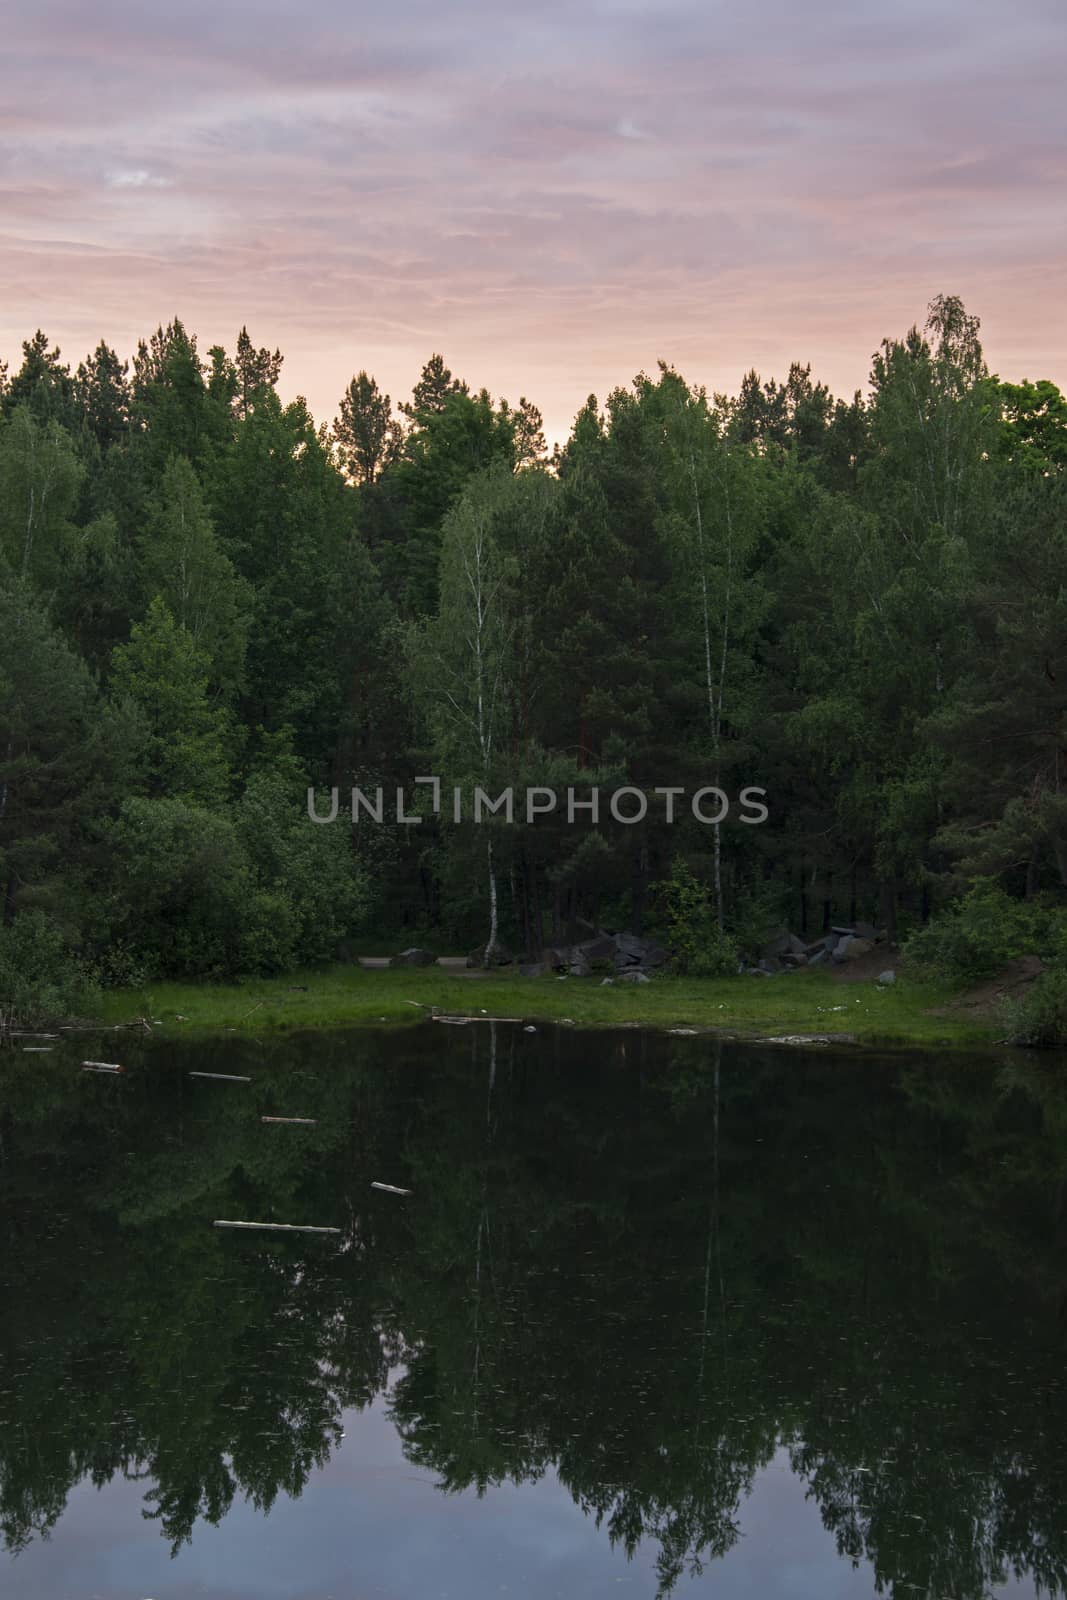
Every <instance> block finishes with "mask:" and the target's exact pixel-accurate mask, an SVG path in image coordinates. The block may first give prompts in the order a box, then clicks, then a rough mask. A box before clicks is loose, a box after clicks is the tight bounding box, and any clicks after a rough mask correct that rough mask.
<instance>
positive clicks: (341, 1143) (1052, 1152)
mask: <svg viewBox="0 0 1067 1600" xmlns="http://www.w3.org/2000/svg"><path fill="white" fill-rule="evenodd" d="M442 1035H443V1036H444V1037H442ZM131 1049H134V1051H135V1053H132V1054H128V1057H127V1060H128V1063H129V1067H130V1071H129V1072H128V1074H127V1075H126V1077H125V1078H124V1079H123V1080H121V1081H113V1080H107V1079H103V1078H93V1077H90V1076H89V1075H84V1076H82V1075H79V1074H77V1073H76V1071H75V1070H74V1062H73V1057H71V1056H68V1055H66V1054H64V1052H62V1051H57V1052H55V1053H53V1054H52V1055H50V1056H47V1057H45V1056H35V1055H28V1054H25V1053H21V1052H18V1051H13V1050H10V1049H8V1050H5V1051H4V1052H3V1054H2V1056H0V1225H2V1229H3V1232H2V1240H3V1255H2V1258H0V1293H2V1311H0V1539H2V1541H3V1544H4V1546H5V1547H6V1549H7V1551H8V1552H9V1553H14V1552H18V1551H20V1550H21V1549H23V1548H24V1547H25V1546H26V1545H27V1544H28V1543H29V1542H30V1541H31V1540H32V1539H34V1538H35V1537H39V1536H41V1535H42V1534H45V1533H47V1532H48V1531H49V1530H50V1529H53V1528H55V1527H56V1526H57V1524H59V1523H60V1519H61V1517H62V1513H63V1509H64V1505H65V1503H66V1499H67V1496H68V1494H69V1492H70V1490H71V1489H72V1487H73V1486H74V1485H75V1484H77V1483H79V1482H80V1481H82V1480H83V1479H87V1480H89V1481H91V1482H93V1483H94V1484H97V1485H102V1484H105V1483H107V1482H108V1481H109V1480H111V1479H112V1478H114V1477H115V1476H116V1475H122V1476H125V1477H129V1478H137V1479H140V1480H142V1481H143V1482H144V1485H145V1510H146V1513H147V1514H148V1515H149V1516H151V1517H153V1518H155V1519H157V1520H158V1521H159V1524H160V1527H161V1530H162V1533H163V1535H164V1536H165V1538H167V1539H168V1540H169V1541H170V1542H171V1544H172V1546H174V1547H175V1548H177V1547H179V1546H181V1545H182V1543H183V1542H185V1541H188V1540H190V1539H191V1538H192V1536H193V1530H194V1524H195V1523H196V1521H197V1519H198V1518H201V1517H203V1518H205V1519H207V1520H208V1521H209V1522H213V1523H217V1522H218V1521H220V1519H222V1518H223V1517H224V1516H225V1514H226V1512H227V1510H228V1509H229V1507H230V1506H231V1504H232V1503H233V1501H234V1498H235V1496H236V1495H241V1496H244V1497H247V1498H248V1499H249V1500H250V1501H251V1503H252V1504H253V1505H255V1506H256V1507H258V1508H259V1509H260V1510H262V1511H264V1512H267V1511H269V1510H270V1508H271V1506H272V1505H273V1504H274V1502H275V1500H276V1499H277V1497H278V1495H279V1493H284V1494H286V1495H289V1496H293V1497H296V1496H299V1495H300V1493H301V1491H302V1489H303V1488H304V1486H305V1484H306V1483H307V1481H308V1478H309V1476H310V1474H311V1473H312V1472H313V1471H314V1470H315V1469H316V1468H318V1467H321V1466H323V1465H325V1463H326V1462H327V1461H328V1460H329V1458H330V1456H331V1453H332V1452H333V1451H334V1450H335V1449H336V1447H337V1445H338V1442H339V1440H340V1437H341V1432H342V1427H343V1422H342V1413H343V1412H344V1411H345V1410H352V1409H356V1410H358V1409H361V1408H365V1407H366V1406H367V1405H368V1404H369V1403H370V1401H371V1400H373V1399H374V1398H375V1397H376V1396H381V1395H386V1396H387V1406H388V1413H389V1416H390V1417H391V1419H392V1421H393V1424H394V1425H395V1427H396V1429H397V1431H398V1433H399V1435H400V1438H401V1439H402V1441H403V1446H404V1450H405V1453H406V1455H407V1457H408V1459H409V1460H410V1461H411V1462H412V1463H414V1464H417V1465H418V1466H419V1467H421V1468H423V1469H425V1470H426V1471H428V1472H432V1473H433V1474H434V1475H435V1477H436V1479H437V1481H438V1482H439V1483H440V1484H441V1485H442V1486H443V1487H444V1488H445V1489H447V1490H451V1491H460V1490H466V1489H475V1490H477V1491H478V1492H479V1493H484V1492H485V1490H486V1489H487V1488H488V1487H489V1486H491V1485H493V1484H498V1483H503V1482H508V1481H511V1482H515V1483H524V1482H529V1481H532V1480H535V1479H538V1478H540V1477H542V1476H544V1475H545V1474H546V1473H549V1472H554V1473H556V1474H557V1475H558V1477H559V1479H560V1481H561V1482H562V1483H563V1484H564V1485H565V1486H566V1488H567V1489H568V1491H569V1492H570V1494H571V1495H572V1496H573V1498H574V1500H575V1502H576V1504H577V1505H579V1506H580V1507H581V1508H582V1510H583V1511H584V1512H585V1513H586V1514H587V1515H588V1516H590V1517H592V1518H594V1519H595V1520H596V1522H597V1524H598V1525H599V1526H602V1527H603V1528H604V1530H605V1532H606V1535H607V1536H608V1537H609V1538H610V1539H611V1540H612V1541H613V1542H617V1543H619V1544H621V1545H622V1546H623V1547H624V1548H625V1549H626V1550H627V1551H628V1552H632V1551H634V1550H635V1549H636V1548H637V1546H638V1545H639V1544H641V1543H642V1542H643V1541H646V1540H652V1541H654V1543H655V1546H656V1548H657V1550H658V1560H657V1570H658V1574H659V1581H660V1589H661V1593H662V1594H666V1593H668V1592H669V1591H670V1590H671V1589H672V1588H673V1587H674V1586H675V1585H676V1583H677V1582H678V1580H679V1578H680V1577H681V1576H682V1574H684V1573H686V1572H692V1571H699V1570H701V1567H702V1566H705V1565H706V1564H707V1563H708V1562H712V1561H714V1560H715V1559H716V1558H718V1557H721V1556H722V1555H723V1554H724V1553H725V1552H726V1551H728V1550H729V1549H730V1548H731V1546H732V1545H733V1543H734V1542H735V1541H736V1539H737V1537H738V1516H739V1508H740V1505H741V1503H742V1501H743V1499H744V1497H745V1496H746V1494H747V1493H748V1491H749V1490H750V1489H751V1487H752V1484H753V1482H754V1480H755V1478H756V1475H757V1474H758V1473H759V1472H760V1470H761V1469H762V1468H763V1467H765V1466H766V1464H767V1463H768V1462H769V1461H770V1460H771V1458H772V1456H773V1455H774V1453H775V1451H776V1450H778V1449H779V1448H782V1447H783V1446H784V1447H785V1448H786V1449H787V1450H788V1455H789V1460H790V1462H791V1465H792V1469H793V1471H794V1472H795V1473H796V1474H797V1476H798V1477H799V1478H800V1479H801V1480H802V1482H803V1483H804V1484H805V1486H806V1488H807V1490H808V1492H809V1495H810V1497H811V1498H813V1499H814V1501H815V1502H816V1503H817V1505H818V1507H819V1510H820V1512H821V1515H822V1519H823V1522H824V1524H825V1526H826V1527H827V1528H828V1529H829V1530H830V1531H831V1532H832V1534H833V1536H834V1538H835V1540H836V1543H837V1548H838V1551H839V1552H840V1554H841V1556H842V1557H843V1558H845V1559H849V1560H852V1561H857V1562H858V1561H861V1560H866V1561H869V1562H870V1563H871V1564H872V1565H873V1568H874V1573H875V1577H876V1580H877V1582H878V1584H879V1586H880V1588H881V1589H884V1590H886V1591H896V1590H898V1589H899V1590H900V1592H901V1595H903V1594H904V1593H908V1594H916V1593H918V1594H923V1593H925V1594H928V1595H931V1596H933V1595H944V1594H952V1595H953V1596H956V1597H957V1600H972V1597H973V1600H978V1597H979V1596H983V1595H985V1594H986V1593H988V1590H989V1588H990V1586H991V1585H995V1584H997V1583H999V1582H1003V1581H1005V1579H1006V1578H1007V1577H1008V1576H1009V1575H1016V1576H1020V1577H1022V1576H1025V1575H1027V1574H1029V1575H1030V1576H1031V1577H1032V1579H1033V1580H1034V1581H1035V1582H1036V1583H1037V1584H1038V1585H1039V1586H1041V1587H1042V1588H1044V1589H1046V1590H1048V1591H1050V1592H1052V1593H1057V1592H1060V1591H1062V1590H1063V1588H1064V1585H1065V1578H1067V1512H1065V1509H1064V1508H1065V1506H1067V1425H1065V1424H1067V1416H1065V1409H1067V1407H1065V1402H1064V1391H1063V1357H1064V1352H1065V1345H1067V1257H1065V1252H1064V1248H1063V1246H1064V1229H1065V1222H1067V1215H1065V1201H1067V1077H1065V1076H1064V1074H1063V1071H1062V1067H1060V1068H1057V1066H1056V1065H1055V1064H1048V1063H1045V1062H1038V1063H1036V1064H1035V1063H1031V1062H1029V1061H1026V1062H1023V1063H1022V1064H1019V1063H1017V1062H1015V1061H1001V1060H997V1059H992V1058H986V1059H985V1060H982V1061H967V1060H956V1059H955V1058H952V1059H951V1060H946V1059H944V1058H940V1059H933V1058H923V1057H919V1056H909V1057H906V1058H902V1057H897V1058H894V1059H893V1060H889V1059H879V1058H876V1057H872V1056H870V1055H864V1056H863V1057H862V1058H851V1059H849V1058H846V1057H843V1056H841V1055H838V1054H836V1053H835V1054H834V1055H833V1056H827V1055H822V1056H819V1055H814V1056H813V1055H802V1054H796V1053H791V1052H789V1051H778V1052H775V1051H768V1050H764V1051H762V1052H761V1051H760V1050H758V1049H754V1048H751V1047H749V1048H742V1047H724V1046H720V1045H718V1044H717V1043H714V1042H712V1041H709V1040H706V1039H699V1038H674V1037H667V1036H657V1035H651V1034H637V1033H629V1032H628V1033H622V1034H616V1033H600V1034H589V1033H582V1034H579V1033H577V1032H574V1031H571V1030H566V1029H540V1030H539V1031H538V1032H537V1033H536V1034H532V1035H526V1034H524V1033H523V1032H522V1031H521V1030H520V1029H517V1028H515V1027H508V1026H505V1025H500V1024H489V1025H472V1026H469V1027H467V1028H465V1029H443V1028H434V1027H430V1026H424V1027H418V1028H415V1029H413V1030H411V1031H405V1032H404V1033H402V1034H395V1033H394V1034H390V1035H386V1034H385V1033H379V1034H370V1033H350V1034H347V1035H332V1036H317V1037H310V1036H307V1037H303V1038H299V1039H285V1040H275V1041H271V1042H269V1043H267V1044H265V1045H264V1044H259V1043H253V1042H248V1041H240V1042H239V1041H233V1042H232V1043H228V1044H218V1043H215V1044H213V1045H211V1046H204V1045H199V1046H197V1047H195V1049H194V1048H192V1047H186V1048H179V1047H177V1046H166V1045H163V1044H161V1043H159V1042H158V1041H145V1043H144V1044H139V1045H137V1046H136V1047H131ZM194 1065H195V1066H196V1067H198V1068H200V1069H204V1068H205V1067H206V1068H208V1069H211V1070H224V1069H225V1070H230V1071H233V1072H245V1073H248V1074H250V1075H251V1077H252V1079H253V1082H252V1083H251V1085H249V1086H240V1087H238V1086H235V1085H224V1084H217V1083H205V1082H202V1081H194V1080H190V1079H189V1078H188V1076H187V1073H188V1070H189V1068H190V1067H191V1066H194ZM263 1114H271V1115H282V1116H286V1115H289V1116H307V1117H313V1118H316V1119H317V1125H316V1126H315V1127H307V1128H305V1127H265V1126H264V1125H263V1124H261V1123H260V1121H259V1118H260V1117H261V1115H263ZM377 1178H384V1179H386V1180H387V1181H389V1182H391V1183H395V1184H400V1185H402V1186H404V1187H408V1188H410V1189H412V1190H413V1194H412V1195H411V1197H410V1198H406V1199H405V1198H400V1197H396V1196H391V1195H388V1194H383V1193H380V1192H376V1191H372V1190H371V1189H370V1187H369V1185H370V1182H371V1180H373V1179H377ZM220 1216H232V1217H248V1218H255V1219H259V1220H267V1219H271V1218H273V1219H276V1220H281V1221H314V1222H320V1223H327V1224H333V1225H336V1226H340V1227H341V1228H342V1230H343V1232H342V1238H341V1241H340V1243H338V1242H337V1241H336V1240H332V1239H321V1238H309V1237H301V1236H295V1237H286V1236H284V1235H269V1234H262V1235H238V1234H233V1233H226V1234H224V1233H222V1232H220V1231H219V1230H216V1229H214V1228H213V1227H212V1226H211V1223H212V1221H213V1220H214V1218H216V1217H220ZM398 1373H399V1375H398ZM390 1375H392V1381H390Z"/></svg>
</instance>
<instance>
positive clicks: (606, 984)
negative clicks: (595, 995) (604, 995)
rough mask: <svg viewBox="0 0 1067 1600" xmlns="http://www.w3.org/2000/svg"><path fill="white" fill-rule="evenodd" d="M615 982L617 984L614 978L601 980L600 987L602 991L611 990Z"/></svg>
mask: <svg viewBox="0 0 1067 1600" xmlns="http://www.w3.org/2000/svg"><path fill="white" fill-rule="evenodd" d="M614 982H615V979H614V978H601V980H600V987H601V988H602V989H610V988H611V986H612V984H613V983H614Z"/></svg>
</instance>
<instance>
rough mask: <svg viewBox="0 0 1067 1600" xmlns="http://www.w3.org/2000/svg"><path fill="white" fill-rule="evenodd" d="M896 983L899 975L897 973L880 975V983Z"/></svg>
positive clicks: (882, 973) (881, 973)
mask: <svg viewBox="0 0 1067 1600" xmlns="http://www.w3.org/2000/svg"><path fill="white" fill-rule="evenodd" d="M896 981H897V975H896V973H895V972H880V973H879V974H878V982H879V983H896Z"/></svg>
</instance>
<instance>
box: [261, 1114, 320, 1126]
mask: <svg viewBox="0 0 1067 1600" xmlns="http://www.w3.org/2000/svg"><path fill="white" fill-rule="evenodd" d="M259 1120H260V1122H293V1123H296V1124H297V1125H298V1126H299V1127H301V1128H317V1127H318V1125H319V1119H318V1118H317V1117H260V1119H259Z"/></svg>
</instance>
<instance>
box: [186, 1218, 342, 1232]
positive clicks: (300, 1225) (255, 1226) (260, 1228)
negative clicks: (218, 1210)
mask: <svg viewBox="0 0 1067 1600" xmlns="http://www.w3.org/2000/svg"><path fill="white" fill-rule="evenodd" d="M215 1227H216V1228H250V1229H252V1230H253V1231H254V1232H257V1233H259V1232H262V1233H340V1231H341V1230H340V1228H316V1227H312V1226H311V1224H310V1223H306V1222H224V1221H221V1220H220V1221H217V1222H216V1223H215Z"/></svg>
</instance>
